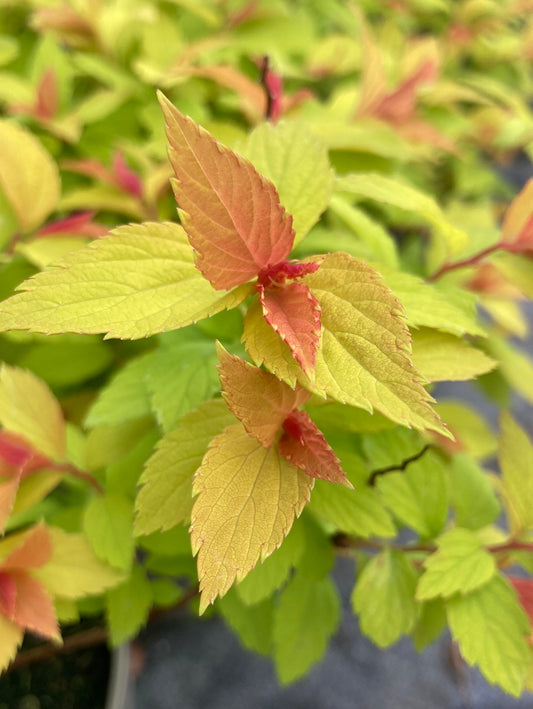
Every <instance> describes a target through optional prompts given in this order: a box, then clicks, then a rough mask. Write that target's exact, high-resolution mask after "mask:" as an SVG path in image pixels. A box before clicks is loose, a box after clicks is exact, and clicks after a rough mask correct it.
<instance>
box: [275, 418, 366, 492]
mask: <svg viewBox="0 0 533 709" xmlns="http://www.w3.org/2000/svg"><path fill="white" fill-rule="evenodd" d="M283 430H284V433H283V436H282V437H281V438H280V441H279V444H278V449H279V452H280V453H281V455H282V456H283V457H284V458H287V460H288V461H290V462H291V463H292V464H293V465H295V466H296V467H297V468H300V469H301V470H303V471H304V472H305V473H306V474H307V475H310V476H311V477H312V478H322V480H328V481H329V482H331V483H339V484H340V485H344V486H345V487H347V488H351V489H353V485H352V483H351V482H350V481H349V480H348V478H347V477H346V473H345V472H344V470H343V469H342V467H341V463H340V460H339V459H338V458H337V456H336V455H335V453H334V452H333V450H332V448H331V446H330V445H329V444H328V442H327V441H326V439H325V438H324V435H323V434H322V432H321V431H320V430H319V429H318V428H317V427H316V425H315V423H314V422H313V421H312V420H311V417H310V416H309V414H308V413H307V412H306V411H293V412H292V413H291V414H290V415H289V416H288V417H287V418H286V419H285V421H284V422H283Z"/></svg>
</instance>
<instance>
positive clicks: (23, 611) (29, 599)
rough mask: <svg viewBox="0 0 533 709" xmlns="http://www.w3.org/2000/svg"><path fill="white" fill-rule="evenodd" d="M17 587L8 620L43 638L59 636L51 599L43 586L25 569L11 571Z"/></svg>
mask: <svg viewBox="0 0 533 709" xmlns="http://www.w3.org/2000/svg"><path fill="white" fill-rule="evenodd" d="M11 578H12V579H13V581H14V582H15V586H16V589H17V594H16V602H15V608H14V611H13V615H12V616H11V618H10V620H12V621H13V622H14V623H16V624H17V625H19V626H20V627H21V628H26V629H27V630H31V631H32V632H34V633H38V634H39V635H43V636H44V637H45V638H50V639H52V640H59V639H60V638H61V635H60V632H59V626H58V624H57V617H56V613H55V609H54V604H53V603H52V599H51V598H50V596H49V595H48V593H47V591H46V589H45V587H44V586H43V585H42V584H41V583H40V582H39V581H37V580H36V579H34V578H32V577H31V576H30V575H29V574H28V572H27V571H15V572H13V573H11Z"/></svg>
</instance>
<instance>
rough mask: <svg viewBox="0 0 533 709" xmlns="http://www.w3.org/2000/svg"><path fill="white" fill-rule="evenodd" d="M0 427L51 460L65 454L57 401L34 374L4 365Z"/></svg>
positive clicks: (0, 381)
mask: <svg viewBox="0 0 533 709" xmlns="http://www.w3.org/2000/svg"><path fill="white" fill-rule="evenodd" d="M0 424H1V425H2V426H3V427H4V428H6V429H7V430H8V431H12V432H13V433H18V434H20V435H21V436H23V437H24V438H25V439H26V440H27V441H29V442H30V443H31V444H32V445H33V446H34V447H35V448H36V449H37V450H38V451H39V452H40V453H44V454H45V455H47V456H49V457H50V458H53V459H55V460H60V459H62V458H63V457H64V455H65V447H66V437H65V421H64V419H63V413H62V411H61V407H60V406H59V403H58V402H57V399H55V397H54V396H53V394H52V392H51V391H50V389H49V388H48V387H47V386H46V384H45V383H44V382H42V381H41V380H40V379H37V377H36V376H35V375H34V374H32V373H31V372H28V371H26V370H24V369H18V368H17V367H9V366H8V365H7V364H4V365H2V366H1V367H0Z"/></svg>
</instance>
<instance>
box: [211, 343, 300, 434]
mask: <svg viewBox="0 0 533 709" xmlns="http://www.w3.org/2000/svg"><path fill="white" fill-rule="evenodd" d="M217 350H218V359H219V362H220V365H219V368H218V369H219V374H220V382H221V384H222V396H223V397H224V401H225V402H226V404H227V405H228V408H229V409H230V411H231V412H232V413H233V414H234V415H235V416H236V417H237V418H238V419H239V421H241V423H242V424H243V426H244V428H245V429H246V431H247V433H249V434H250V436H253V437H254V438H256V439H257V440H258V441H259V442H260V443H261V445H263V446H265V448H268V447H269V446H271V445H272V444H273V443H274V439H275V437H276V434H277V433H278V431H279V430H280V429H281V426H282V424H283V421H285V419H286V418H287V416H288V415H289V414H290V412H291V411H292V410H293V409H296V408H298V406H301V405H302V404H303V403H304V402H305V401H307V399H308V398H309V394H308V392H306V391H305V390H304V389H302V388H301V387H297V388H296V389H291V388H290V387H289V386H288V385H287V384H285V383H284V382H282V381H280V380H279V379H278V378H277V377H275V376H274V375H273V374H270V372H266V371H264V370H263V369H259V368H258V367H255V366H254V365H252V364H249V363H248V362H245V361H244V360H242V359H240V358H239V357H235V356H234V355H230V354H229V353H228V352H226V350H225V349H224V348H223V347H222V346H221V345H218V346H217Z"/></svg>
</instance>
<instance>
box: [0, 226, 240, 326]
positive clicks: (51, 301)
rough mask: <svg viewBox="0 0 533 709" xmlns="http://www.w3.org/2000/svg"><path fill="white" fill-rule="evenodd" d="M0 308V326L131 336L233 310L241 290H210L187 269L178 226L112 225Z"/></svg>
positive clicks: (189, 254)
mask: <svg viewBox="0 0 533 709" xmlns="http://www.w3.org/2000/svg"><path fill="white" fill-rule="evenodd" d="M21 290H23V292H22V293H18V294H16V295H14V296H12V298H10V299H8V300H7V301H4V302H3V303H2V304H1V305H0V329H2V330H9V329H16V330H26V329H30V330H35V331H38V332H44V333H45V334H51V333H58V332H65V331H70V332H80V333H85V334H90V333H101V332H103V333H107V336H108V337H119V338H123V339H126V338H132V339H134V338H139V337H147V336H148V335H152V334H154V333H157V332H165V331H167V330H173V329H177V328H180V327H185V326H186V325H190V324H191V323H193V322H196V321H197V320H201V319H202V318H205V317H208V316H209V315H213V314H214V313H218V312H220V311H221V310H224V309H225V308H233V307H235V306H237V305H238V304H239V303H241V302H242V301H243V300H244V298H245V297H246V296H247V295H248V293H249V287H248V286H243V287H242V288H237V289H236V290H234V291H231V292H230V293H227V294H225V293H217V292H216V291H215V290H214V289H213V288H212V287H211V286H210V285H209V283H208V282H207V281H206V280H205V278H203V277H202V275H201V274H200V273H199V272H198V270H197V268H196V267H195V265H194V254H193V251H192V249H191V247H190V245H189V244H188V243H187V237H186V234H185V232H184V231H183V229H182V228H181V227H180V226H179V225H178V224H172V223H170V222H168V223H160V224H159V223H150V222H147V223H145V224H131V225H129V226H123V227H119V228H118V229H115V230H113V231H112V232H110V234H109V235H107V236H104V237H102V238H101V239H98V240H96V241H94V242H92V243H91V244H89V245H88V246H86V247H84V248H83V249H80V250H78V251H75V252H72V253H69V254H67V255H66V256H65V257H64V258H63V259H62V260H61V261H60V263H59V265H58V266H57V267H50V268H48V269H47V270H46V271H43V272H42V273H39V274H37V275H36V276H34V277H33V278H30V279H29V280H27V281H25V283H24V284H23V285H22V286H21Z"/></svg>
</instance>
